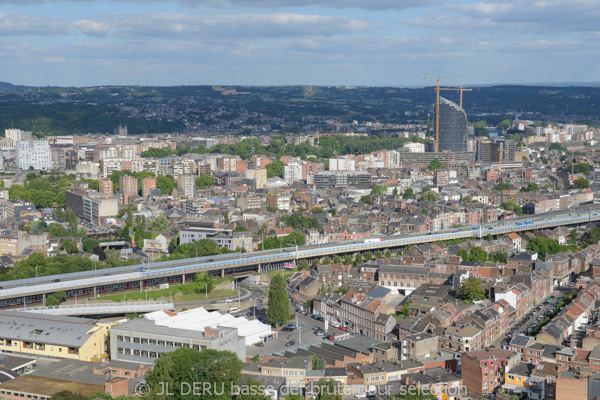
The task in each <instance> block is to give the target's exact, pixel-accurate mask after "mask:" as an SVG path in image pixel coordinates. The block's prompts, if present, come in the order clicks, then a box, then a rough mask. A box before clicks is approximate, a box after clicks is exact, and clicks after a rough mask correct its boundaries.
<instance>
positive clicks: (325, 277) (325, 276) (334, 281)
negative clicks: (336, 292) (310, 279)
mask: <svg viewBox="0 0 600 400" xmlns="http://www.w3.org/2000/svg"><path fill="white" fill-rule="evenodd" d="M349 268H350V266H349V265H344V264H342V263H334V264H320V265H318V266H317V269H316V272H317V279H318V280H319V282H321V284H322V285H323V286H327V287H332V288H336V289H337V288H339V287H340V286H342V285H344V282H345V281H346V275H347V272H348V269H349Z"/></svg>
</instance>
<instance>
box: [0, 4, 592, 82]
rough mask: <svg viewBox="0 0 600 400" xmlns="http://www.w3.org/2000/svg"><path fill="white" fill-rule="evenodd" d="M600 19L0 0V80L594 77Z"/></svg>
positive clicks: (549, 7)
mask: <svg viewBox="0 0 600 400" xmlns="http://www.w3.org/2000/svg"><path fill="white" fill-rule="evenodd" d="M598 21H600V0H506V1H504V0H497V1H492V0H490V1H488V0H481V1H477V0H170V1H164V0H160V1H159V0H118V1H109V0H102V1H97V0H70V1H60V0H0V60H1V62H0V81H5V82H10V83H14V84H21V85H33V86H46V85H52V86H99V85H161V86H168V85H205V84H206V85H261V86H262V85H323V86H408V85H431V84H434V83H435V81H434V80H431V81H428V80H424V79H422V77H423V76H436V75H441V76H447V77H446V78H443V80H442V82H444V84H446V85H460V84H464V85H466V86H468V85H470V84H471V85H474V84H494V83H538V82H555V83H560V82H598V81H600V76H599V72H600V25H599V24H598ZM457 75H460V76H457Z"/></svg>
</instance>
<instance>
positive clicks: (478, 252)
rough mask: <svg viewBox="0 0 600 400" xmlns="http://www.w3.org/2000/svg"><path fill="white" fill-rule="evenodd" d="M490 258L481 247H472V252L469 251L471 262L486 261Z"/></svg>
mask: <svg viewBox="0 0 600 400" xmlns="http://www.w3.org/2000/svg"><path fill="white" fill-rule="evenodd" d="M487 258H488V255H487V251H485V250H484V249H482V248H481V247H479V246H473V247H471V250H469V260H470V261H480V262H483V261H486V260H487Z"/></svg>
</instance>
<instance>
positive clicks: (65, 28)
mask: <svg viewBox="0 0 600 400" xmlns="http://www.w3.org/2000/svg"><path fill="white" fill-rule="evenodd" d="M72 32H73V30H72V28H71V26H70V24H69V23H68V22H66V21H62V20H59V19H56V18H45V17H29V16H24V15H21V14H18V13H9V14H2V13H0V35H3V36H17V35H69V34H71V33H72Z"/></svg>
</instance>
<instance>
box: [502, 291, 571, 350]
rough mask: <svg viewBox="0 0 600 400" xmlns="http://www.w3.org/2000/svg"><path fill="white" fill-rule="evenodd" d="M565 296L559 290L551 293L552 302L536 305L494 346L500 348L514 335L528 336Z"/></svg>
mask: <svg viewBox="0 0 600 400" xmlns="http://www.w3.org/2000/svg"><path fill="white" fill-rule="evenodd" d="M563 295H564V293H563V292H561V291H559V290H554V291H553V292H551V293H550V295H549V296H548V298H550V297H554V299H552V301H551V302H548V301H544V302H543V303H542V304H536V306H535V308H533V309H532V310H531V311H530V312H528V313H527V314H526V315H525V316H523V317H522V318H521V319H520V320H519V321H517V323H516V324H514V325H512V326H511V327H510V328H509V329H508V330H507V331H506V332H504V333H503V334H502V335H500V337H499V338H498V339H497V340H496V341H495V342H494V343H493V344H492V345H493V346H495V347H499V346H500V344H501V343H502V342H503V341H504V340H510V339H512V338H513V337H514V335H517V334H524V335H526V334H527V333H529V332H530V331H531V330H532V329H533V328H535V326H537V324H538V322H539V321H541V320H542V319H543V318H540V317H545V316H546V314H548V312H549V310H550V308H551V307H556V304H557V303H558V302H560V300H561V299H562V297H563ZM538 318H539V319H538Z"/></svg>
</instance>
